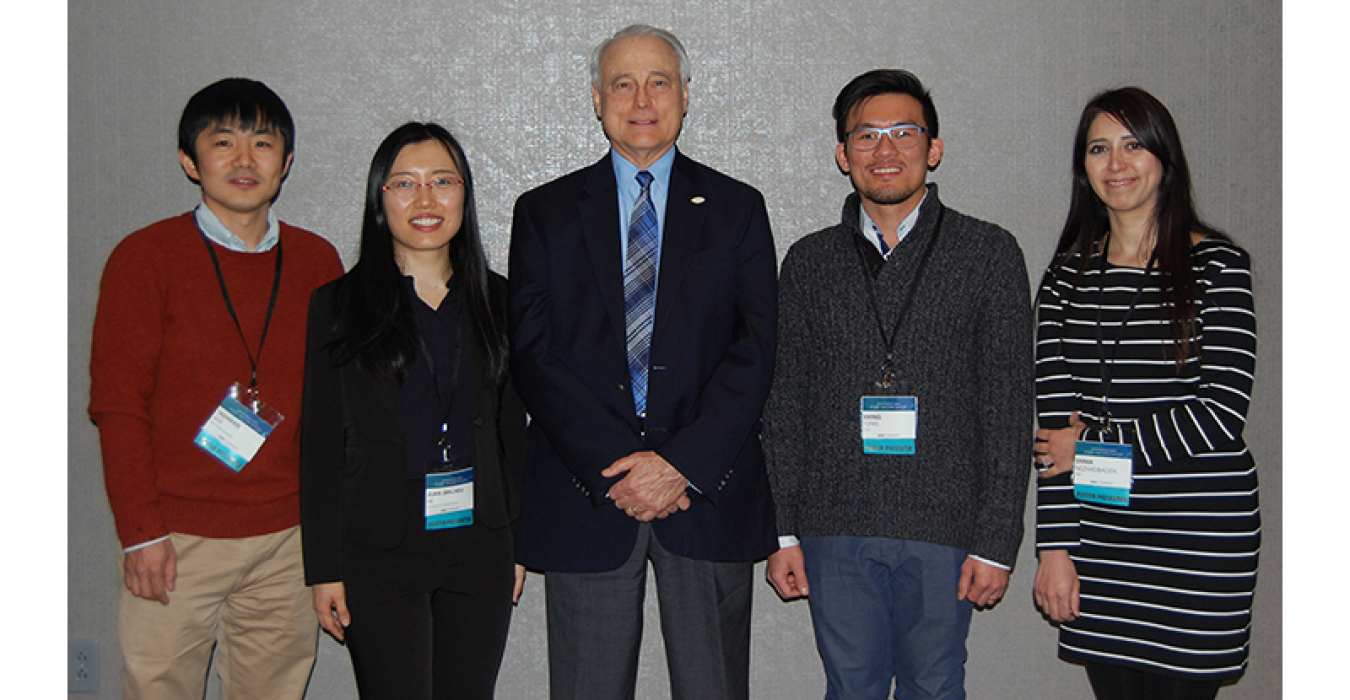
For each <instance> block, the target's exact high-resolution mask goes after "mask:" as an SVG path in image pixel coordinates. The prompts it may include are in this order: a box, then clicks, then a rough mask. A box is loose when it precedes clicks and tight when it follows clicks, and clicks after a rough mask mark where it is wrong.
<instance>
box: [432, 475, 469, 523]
mask: <svg viewBox="0 0 1350 700" xmlns="http://www.w3.org/2000/svg"><path fill="white" fill-rule="evenodd" d="M426 519H427V529H428V530H445V529H448V528H452V527H464V526H465V525H472V524H473V467H469V468H468V469H460V470H459V471H454V472H442V473H439V474H427V507H426Z"/></svg>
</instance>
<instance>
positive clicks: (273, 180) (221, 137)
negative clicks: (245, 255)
mask: <svg viewBox="0 0 1350 700" xmlns="http://www.w3.org/2000/svg"><path fill="white" fill-rule="evenodd" d="M195 145H196V151H197V154H196V159H195V160H194V159H193V158H192V157H191V156H189V155H188V154H187V153H185V152H183V151H179V152H178V159H179V162H180V163H181V164H182V166H183V172H185V173H187V176H188V177H190V178H192V179H193V180H195V181H197V182H198V183H199V184H200V185H201V188H202V201H203V202H205V203H206V206H207V207H209V208H210V209H211V212H212V213H214V214H215V215H216V216H217V217H218V218H219V219H220V220H221V222H222V223H224V224H225V225H226V227H228V228H229V229H230V230H231V231H234V232H235V233H236V234H238V235H242V233H241V228H247V227H248V226H250V225H252V224H253V223H254V222H255V221H256V219H257V218H258V217H259V216H261V217H266V216H267V210H268V208H269V207H270V206H271V204H272V200H273V199H274V198H275V197H276V196H277V192H279V191H280V190H281V182H282V180H284V179H285V178H286V173H287V172H288V171H289V170H290V167H291V158H292V157H293V155H294V154H291V155H287V154H286V153H285V150H286V144H285V140H284V139H283V138H282V136H281V134H280V133H278V132H277V131H276V129H274V128H272V127H270V126H258V125H256V124H255V126H254V128H252V129H243V128H241V127H240V126H239V125H238V124H233V123H229V122H212V123H211V124H209V125H207V127H206V128H205V129H202V131H201V133H200V134H197V140H196V144H195Z"/></svg>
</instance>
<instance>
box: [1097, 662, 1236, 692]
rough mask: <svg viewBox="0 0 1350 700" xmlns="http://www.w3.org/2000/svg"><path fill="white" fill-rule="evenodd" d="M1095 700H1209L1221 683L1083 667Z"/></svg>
mask: <svg viewBox="0 0 1350 700" xmlns="http://www.w3.org/2000/svg"><path fill="white" fill-rule="evenodd" d="M1086 666H1087V675H1088V681H1089V682H1090V683H1092V693H1093V694H1094V695H1096V696H1097V700H1213V699H1214V696H1216V695H1218V693H1219V685H1220V684H1222V683H1223V681H1195V680H1188V679H1185V678H1177V677H1176V676H1164V675H1161V674H1157V673H1147V672H1145V671H1138V670H1135V669H1132V668H1125V667H1124V666H1112V665H1110V664H1091V663H1090V664H1086Z"/></svg>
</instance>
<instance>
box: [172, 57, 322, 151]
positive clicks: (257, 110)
mask: <svg viewBox="0 0 1350 700" xmlns="http://www.w3.org/2000/svg"><path fill="white" fill-rule="evenodd" d="M212 124H232V125H234V126H237V127H239V128H241V129H245V130H248V129H253V128H255V126H256V127H259V128H261V129H266V128H268V127H271V128H273V129H276V130H277V132H278V133H280V134H281V138H282V140H283V141H284V144H283V145H284V148H285V150H284V151H283V153H282V157H283V158H286V157H289V156H290V155H291V153H293V152H295V122H294V121H292V120H291V112H290V110H288V109H286V103H284V102H282V101H281V98H280V97H278V96H277V94H276V93H275V92H272V89H271V88H269V87H267V86H266V85H263V84H262V83H260V82H258V81H256V80H249V79H248V78H226V79H224V80H220V81H217V82H214V83H212V84H210V85H207V86H206V87H204V88H202V89H201V90H200V91H198V92H197V94H195V95H193V96H192V99H190V100H188V103H187V106H186V107H184V108H183V117H182V118H181V119H179V120H178V149H179V150H181V151H182V152H184V153H186V154H188V157H189V158H191V159H192V162H194V163H195V162H197V137H198V136H199V135H201V133H202V131H204V130H206V129H207V128H208V127H210V126H211V125H212Z"/></svg>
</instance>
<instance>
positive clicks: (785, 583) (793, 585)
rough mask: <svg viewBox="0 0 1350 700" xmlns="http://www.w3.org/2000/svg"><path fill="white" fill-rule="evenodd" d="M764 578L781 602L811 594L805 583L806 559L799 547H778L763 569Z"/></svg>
mask: <svg viewBox="0 0 1350 700" xmlns="http://www.w3.org/2000/svg"><path fill="white" fill-rule="evenodd" d="M764 578H766V579H768V581H769V583H770V584H771V585H772V586H773V589H774V590H775V591H778V597H779V598H782V599H783V600H794V599H796V598H801V597H803V596H806V595H809V594H810V592H811V591H810V586H809V585H808V584H807V582H806V557H805V556H803V555H802V548H801V547H800V546H792V547H780V548H779V549H778V551H777V552H774V553H773V554H770V555H769V561H768V563H767V564H766V565H765V567H764Z"/></svg>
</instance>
